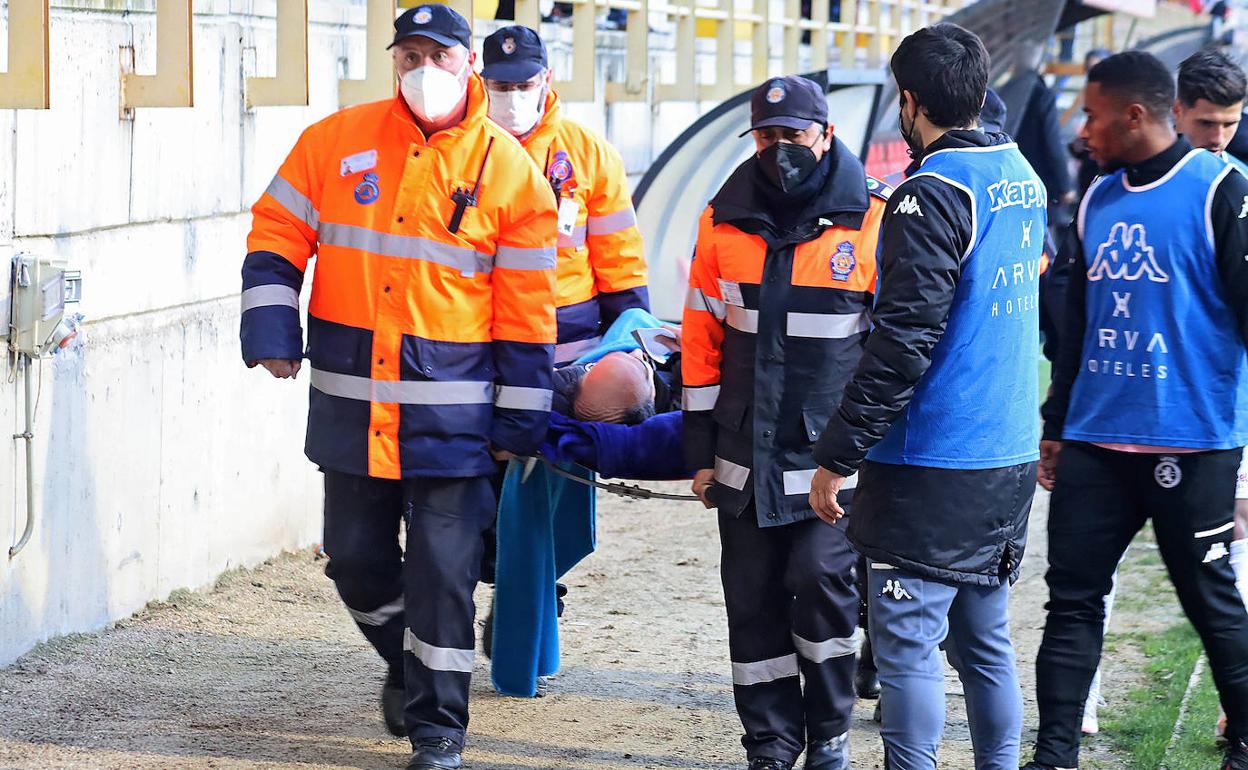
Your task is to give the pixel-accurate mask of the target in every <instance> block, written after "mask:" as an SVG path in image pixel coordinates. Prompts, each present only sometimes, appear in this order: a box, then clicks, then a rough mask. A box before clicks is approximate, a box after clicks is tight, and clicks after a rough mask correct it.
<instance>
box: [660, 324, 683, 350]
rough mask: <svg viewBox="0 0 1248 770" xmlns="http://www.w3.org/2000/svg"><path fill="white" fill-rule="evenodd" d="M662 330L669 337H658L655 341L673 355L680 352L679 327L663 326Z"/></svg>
mask: <svg viewBox="0 0 1248 770" xmlns="http://www.w3.org/2000/svg"><path fill="white" fill-rule="evenodd" d="M663 328H664V329H665V330H666V331H667V332H669V333H670V334H671V336H670V337H668V336H667V335H659V336H658V337H655V339H656V340H658V341H659V344H660V345H662V346H663V347H665V348H667V349H668V350H670V351H672V352H673V353H679V352H680V327H679V326H677V325H676V324H663Z"/></svg>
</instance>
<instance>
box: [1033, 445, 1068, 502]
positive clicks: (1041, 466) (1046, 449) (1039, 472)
mask: <svg viewBox="0 0 1248 770" xmlns="http://www.w3.org/2000/svg"><path fill="white" fill-rule="evenodd" d="M1061 453H1062V442H1060V441H1041V442H1040V462H1039V463H1037V464H1036V481H1038V482H1040V486H1042V487H1044V488H1045V489H1047V490H1048V491H1050V492H1052V491H1053V485H1054V484H1056V483H1057V457H1058V455H1060V454H1061Z"/></svg>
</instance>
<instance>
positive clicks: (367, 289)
mask: <svg viewBox="0 0 1248 770" xmlns="http://www.w3.org/2000/svg"><path fill="white" fill-rule="evenodd" d="M394 26H395V38H394V43H393V44H392V45H391V46H390V47H391V49H392V50H393V54H394V63H395V73H396V75H397V76H398V78H399V81H400V86H399V89H398V94H397V95H396V96H395V98H393V99H389V100H386V101H381V102H375V103H372V104H364V105H360V106H357V107H351V108H348V109H345V110H342V111H340V112H337V113H335V114H333V115H331V116H329V117H328V118H326V119H325V120H322V121H321V122H319V123H316V124H315V125H313V126H311V127H310V128H308V129H307V130H306V131H304V133H303V135H302V136H301V137H300V138H299V141H298V142H297V143H296V144H295V148H294V150H292V151H291V153H290V156H289V157H288V158H287V159H286V161H285V162H284V163H283V164H282V166H281V168H280V169H278V172H277V176H275V177H274V178H273V182H272V183H271V184H270V185H269V188H268V190H267V191H266V192H265V194H264V195H263V196H262V197H261V198H260V200H259V202H257V203H256V205H255V207H254V208H253V213H254V215H255V220H254V224H253V227H252V231H251V235H250V237H249V238H248V244H247V245H248V251H249V253H248V255H247V259H246V261H245V262H244V264H243V296H242V307H243V316H242V347H243V358H244V359H245V360H246V362H247V364H248V365H255V364H259V365H261V366H263V367H264V368H265V369H267V370H268V371H269V372H270V373H272V375H273V376H275V377H292V378H293V377H294V376H295V375H296V374H297V373H298V372H299V370H300V362H301V360H302V359H303V358H304V357H305V355H306V357H307V358H308V362H309V367H310V369H311V372H310V375H311V376H310V380H311V385H312V388H311V398H310V404H309V413H308V432H307V442H306V446H305V452H306V454H307V456H308V458H309V459H311V460H312V461H313V462H314V463H316V464H317V465H318V466H320V468H321V470H322V471H323V472H324V474H325V550H326V552H327V553H328V555H329V566H328V567H327V568H326V574H328V575H329V577H330V578H332V579H333V580H334V582H335V584H336V586H337V588H338V592H339V594H340V595H341V596H342V599H343V601H344V602H345V603H346V605H347V609H348V611H349V612H350V613H351V615H352V616H353V617H354V618H355V620H356V622H357V624H358V625H359V627H360V630H361V631H363V633H364V635H365V636H366V637H367V638H368V640H369V641H370V642H371V643H372V644H373V646H374V647H376V648H377V651H378V652H379V653H380V654H381V656H382V657H383V658H384V659H385V661H386V663H387V664H388V665H389V672H390V673H389V676H388V677H387V679H386V683H385V686H384V688H383V691H382V704H383V713H384V714H385V717H386V723H387V726H388V727H389V728H390V730H391V731H392V732H394V733H395V734H397V735H407V736H408V737H409V738H410V739H411V742H412V746H413V750H414V751H413V754H412V758H411V761H410V763H409V764H408V767H409V768H412V769H415V770H435V769H437V770H440V769H442V768H457V767H459V766H460V752H461V749H462V746H463V742H464V733H465V728H466V726H467V724H468V685H469V677H470V675H471V673H472V668H473V654H474V653H473V650H474V647H475V644H474V625H473V618H474V612H475V608H474V606H473V601H472V594H473V589H474V587H475V586H476V583H477V579H478V574H479V569H480V567H479V565H480V562H481V549H482V532H483V531H484V530H486V529H487V528H488V527H489V526H490V525H491V523H492V521H493V517H494V511H495V499H494V493H493V491H492V488H491V485H490V481H489V475H490V474H492V473H494V472H495V469H496V462H497V461H500V460H505V459H507V458H509V457H510V456H512V455H513V454H527V453H530V452H532V451H533V450H535V449H536V447H537V445H538V443H539V441H540V439H541V438H542V436H543V435H544V433H545V430H546V424H547V419H548V416H549V411H550V402H551V391H550V388H551V370H552V366H553V364H554V343H555V239H556V224H557V223H556V211H555V204H554V200H553V199H552V197H551V195H550V187H549V185H548V184H547V183H546V182H545V181H544V180H543V179H542V176H541V174H540V172H539V170H538V169H537V168H536V167H534V165H533V162H532V161H531V160H530V159H529V158H528V157H527V156H526V155H525V153H524V150H523V149H522V148H521V146H520V144H519V143H518V142H516V140H515V139H514V138H513V137H512V136H511V135H510V134H508V133H507V132H506V131H504V130H503V129H501V128H499V127H498V126H497V125H495V124H494V123H493V122H491V121H490V120H489V119H488V118H487V105H486V94H485V88H484V86H483V84H482V82H481V79H480V78H479V77H477V76H476V75H475V74H473V71H472V67H473V63H474V61H475V54H473V53H472V37H471V31H470V28H469V26H468V23H467V22H466V21H465V20H464V19H463V18H462V17H461V16H459V15H458V14H456V13H455V12H454V11H452V10H450V9H449V8H447V7H445V6H442V5H426V6H420V7H418V8H413V9H411V10H408V11H407V12H405V13H404V14H403V15H402V16H400V17H399V19H398V20H397V21H395V25H394ZM313 255H316V257H317V265H316V280H315V281H314V282H313V286H312V297H311V302H310V304H309V307H308V343H307V350H306V353H305V351H304V349H303V341H302V330H301V327H300V317H299V291H300V289H301V287H302V285H303V276H304V271H305V269H306V268H307V266H308V260H309V259H310V258H311V257H312V256H313ZM400 519H403V520H404V521H405V522H406V533H407V541H406V548H405V553H406V557H404V555H403V553H401V552H400V548H399V541H398V534H399V522H400Z"/></svg>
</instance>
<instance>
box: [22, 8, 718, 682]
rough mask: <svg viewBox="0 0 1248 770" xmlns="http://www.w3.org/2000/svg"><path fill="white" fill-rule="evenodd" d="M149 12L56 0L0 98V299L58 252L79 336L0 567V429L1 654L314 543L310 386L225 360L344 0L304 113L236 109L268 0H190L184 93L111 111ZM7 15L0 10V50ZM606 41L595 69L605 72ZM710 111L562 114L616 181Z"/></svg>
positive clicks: (48, 389) (318, 24)
mask: <svg viewBox="0 0 1248 770" xmlns="http://www.w3.org/2000/svg"><path fill="white" fill-rule="evenodd" d="M152 9H153V3H152V2H151V0H123V1H122V2H115V1H112V0H108V1H106V0H54V4H53V10H52V24H51V54H52V72H51V75H52V101H53V108H52V109H51V110H49V111H42V112H41V111H22V112H16V111H12V110H7V111H0V276H3V277H2V278H0V306H4V304H5V303H6V301H7V296H6V295H7V293H8V286H7V273H8V267H7V265H8V264H9V259H10V257H11V256H12V255H13V254H14V253H19V252H26V253H31V254H35V255H56V256H61V257H64V258H67V259H68V260H69V263H70V267H71V269H77V270H81V271H82V276H83V282H84V300H83V302H82V304H81V305H80V306H78V308H77V310H79V311H81V312H82V313H83V314H84V315H85V316H86V323H85V326H84V327H83V330H82V333H81V335H80V338H79V340H78V341H77V342H75V343H74V344H73V345H72V346H71V347H70V348H68V349H67V350H65V351H62V352H61V353H59V354H58V355H57V356H56V357H54V358H52V359H48V360H45V361H44V362H43V363H42V365H41V367H39V369H38V370H37V372H38V376H39V380H40V387H39V393H40V395H39V403H38V411H37V417H38V419H37V424H36V428H35V445H36V452H35V463H34V465H35V479H36V485H35V486H36V488H35V500H36V508H37V511H38V514H37V515H38V521H37V524H36V527H35V533H34V538H33V540H32V541H31V542H30V544H29V545H28V546H27V548H26V550H25V551H23V552H22V553H21V554H20V555H19V556H17V557H16V558H15V559H12V560H10V559H8V558H7V555H6V553H5V552H7V549H8V546H9V545H11V544H13V543H14V542H16V540H17V539H18V537H19V536H20V534H21V531H22V527H23V524H24V521H25V500H26V492H25V482H24V478H25V475H24V474H25V470H24V459H23V451H24V450H23V449H22V445H21V442H19V441H12V440H9V439H8V438H7V436H6V437H5V439H4V440H0V665H4V664H7V663H9V662H11V661H12V660H14V659H15V658H16V657H18V656H19V655H21V654H22V653H23V652H25V651H26V650H28V649H29V648H30V647H31V646H33V645H34V644H36V643H38V642H39V641H41V640H43V639H46V638H48V637H50V636H54V635H57V634H63V633H70V632H79V631H91V630H96V629H99V628H101V627H103V626H104V625H106V624H107V623H109V622H111V621H114V620H116V619H118V618H121V617H125V616H126V615H128V614H130V613H131V612H133V611H134V610H136V609H138V608H140V607H142V606H143V605H144V604H145V603H146V602H148V601H150V600H152V599H156V598H163V597H165V596H167V595H168V594H169V593H170V592H171V591H173V590H175V589H178V588H183V587H192V588H194V587H200V586H204V585H206V584H209V583H211V582H212V581H213V580H214V579H215V577H216V576H217V575H219V574H220V573H221V572H222V571H223V570H226V569H229V568H231V567H235V566H240V565H250V564H254V563H256V562H258V561H261V560H263V559H265V558H266V557H268V556H271V555H273V554H274V553H276V552H278V551H280V550H282V549H289V548H296V547H300V546H305V545H307V544H310V543H312V542H315V541H316V540H317V539H318V538H319V528H320V498H319V493H318V490H319V476H318V475H317V474H316V473H315V471H314V469H313V468H312V467H311V465H310V464H309V463H308V462H307V461H306V460H305V459H304V457H303V455H302V435H303V428H304V421H305V418H306V401H307V386H306V384H305V383H306V378H305V380H304V382H300V383H297V384H292V383H290V382H277V381H274V380H272V379H270V378H269V377H268V376H267V375H265V374H263V373H261V372H260V371H259V370H256V371H247V370H246V369H244V367H243V366H242V364H241V362H240V361H239V358H238V341H237V336H238V309H237V304H238V290H239V267H240V264H241V260H242V257H243V253H244V249H245V243H244V242H245V236H246V232H247V229H248V227H249V224H250V216H249V214H247V208H248V207H249V206H250V204H251V203H252V202H253V201H254V200H255V199H256V198H257V197H258V196H259V194H260V193H261V191H262V190H263V189H264V187H265V186H266V185H267V184H268V182H269V180H270V179H271V178H272V175H273V173H274V171H275V169H276V167H277V165H278V163H279V162H280V161H281V159H282V157H283V156H284V155H285V153H286V152H287V151H288V150H289V148H290V146H291V145H292V144H293V142H294V140H295V138H296V137H297V136H298V133H299V131H300V130H302V128H303V127H304V126H306V125H307V124H309V123H311V122H312V121H314V120H316V119H317V118H319V117H321V116H323V115H325V114H328V113H329V112H331V111H332V110H333V109H335V108H336V105H337V81H338V78H339V77H341V76H343V75H350V76H359V75H360V74H361V73H360V72H359V70H358V67H360V66H361V62H362V55H363V53H364V48H363V46H364V33H363V27H362V25H363V20H364V9H363V6H362V5H359V4H355V5H352V4H348V3H345V2H318V3H313V4H312V6H311V12H312V26H311V30H310V49H311V55H310V59H311V61H310V68H311V69H310V71H311V77H310V81H311V100H312V105H311V106H310V107H307V108H301V107H267V108H259V109H256V110H251V111H249V110H247V109H246V108H245V106H244V100H243V92H242V89H243V78H244V77H245V76H247V75H263V74H271V72H272V67H273V66H274V64H273V63H274V57H275V53H274V50H273V49H274V44H275V40H274V34H273V22H272V15H273V6H272V3H271V1H268V2H266V0H202V1H200V0H197V2H196V7H195V11H196V15H195V18H194V22H195V64H194V66H195V95H194V96H195V107H194V108H191V109H140V110H138V111H137V112H136V114H134V115H133V117H131V118H129V119H127V118H125V117H123V116H122V115H120V113H119V98H118V97H119V94H118V90H119V81H118V72H119V65H118V61H119V49H120V48H121V47H122V46H127V45H131V46H133V47H134V49H135V53H136V59H137V71H139V72H141V73H150V72H152V71H153V69H154V66H155V58H154V55H155V41H154V33H155V24H154V20H155V17H154V15H153V14H152ZM5 18H7V12H6V9H4V8H3V5H0V57H3V56H5V55H6V52H5V51H4V48H5V41H6V40H7V29H6V28H5V26H4V19H5ZM484 26H488V25H484ZM482 31H488V30H482V29H478V32H482ZM615 40H616V42H615V44H614V45H615V52H614V53H612V44H611V42H610V41H609V40H608V41H606V44H605V45H604V47H603V50H604V55H603V61H602V70H603V72H602V73H600V77H601V76H605V73H606V72H607V71H609V70H611V69H612V68H617V69H618V68H620V67H621V62H622V52H620V51H619V47H620V45H621V43H622V41H620V40H619V35H616V36H615ZM555 48H556V50H558V48H559V47H558V46H555ZM556 55H562V54H559V53H557V54H556ZM2 61H3V58H0V62H2ZM557 61H558V60H557ZM710 106H711V105H693V104H685V105H671V104H669V105H662V106H661V107H659V108H654V110H653V111H652V108H651V106H649V105H647V104H644V103H639V104H623V105H614V106H612V107H611V108H610V109H607V108H606V107H605V106H604V105H603V104H601V103H599V104H575V105H570V112H571V113H572V114H573V115H574V116H576V117H578V118H580V119H582V120H584V121H585V122H587V123H589V124H590V125H593V126H595V127H597V128H598V129H599V130H602V131H604V132H605V133H607V134H608V135H609V136H610V137H611V138H613V139H615V140H617V144H618V145H619V147H620V149H621V151H622V153H623V154H624V156H625V158H626V162H627V163H628V166H629V171H630V175H631V176H632V178H633V179H634V181H635V180H636V179H637V178H639V176H640V174H641V173H642V172H644V170H645V169H646V167H647V166H648V165H649V163H650V162H651V160H652V159H653V158H654V157H655V156H656V155H657V154H658V153H659V152H660V151H661V150H662V148H663V146H665V145H666V144H667V142H669V141H670V140H671V139H672V138H674V137H675V136H676V135H678V134H679V132H680V131H681V130H683V129H684V128H685V127H686V126H687V125H688V124H689V123H690V122H691V121H692V120H693V119H694V118H696V117H697V115H699V114H700V113H701V112H703V111H705V109H708V108H709V107H710ZM640 125H644V126H649V127H650V128H649V129H647V130H646V131H637V130H636V127H637V126H640ZM617 128H618V129H619V130H617ZM625 129H627V130H625ZM305 295H306V292H305ZM15 374H16V373H15V372H14V370H13V369H12V368H11V367H10V366H9V365H8V364H7V363H3V362H0V432H2V433H6V434H11V433H17V432H20V431H21V429H22V420H23V411H22V390H21V382H20V379H14V376H15Z"/></svg>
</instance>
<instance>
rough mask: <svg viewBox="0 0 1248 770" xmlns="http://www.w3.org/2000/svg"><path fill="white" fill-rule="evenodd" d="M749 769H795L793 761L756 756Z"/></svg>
mask: <svg viewBox="0 0 1248 770" xmlns="http://www.w3.org/2000/svg"><path fill="white" fill-rule="evenodd" d="M747 770H793V763H792V762H785V761H784V760H783V759H776V758H774V757H754V758H753V759H751V760H750V766H749V768H748V769H747Z"/></svg>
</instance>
